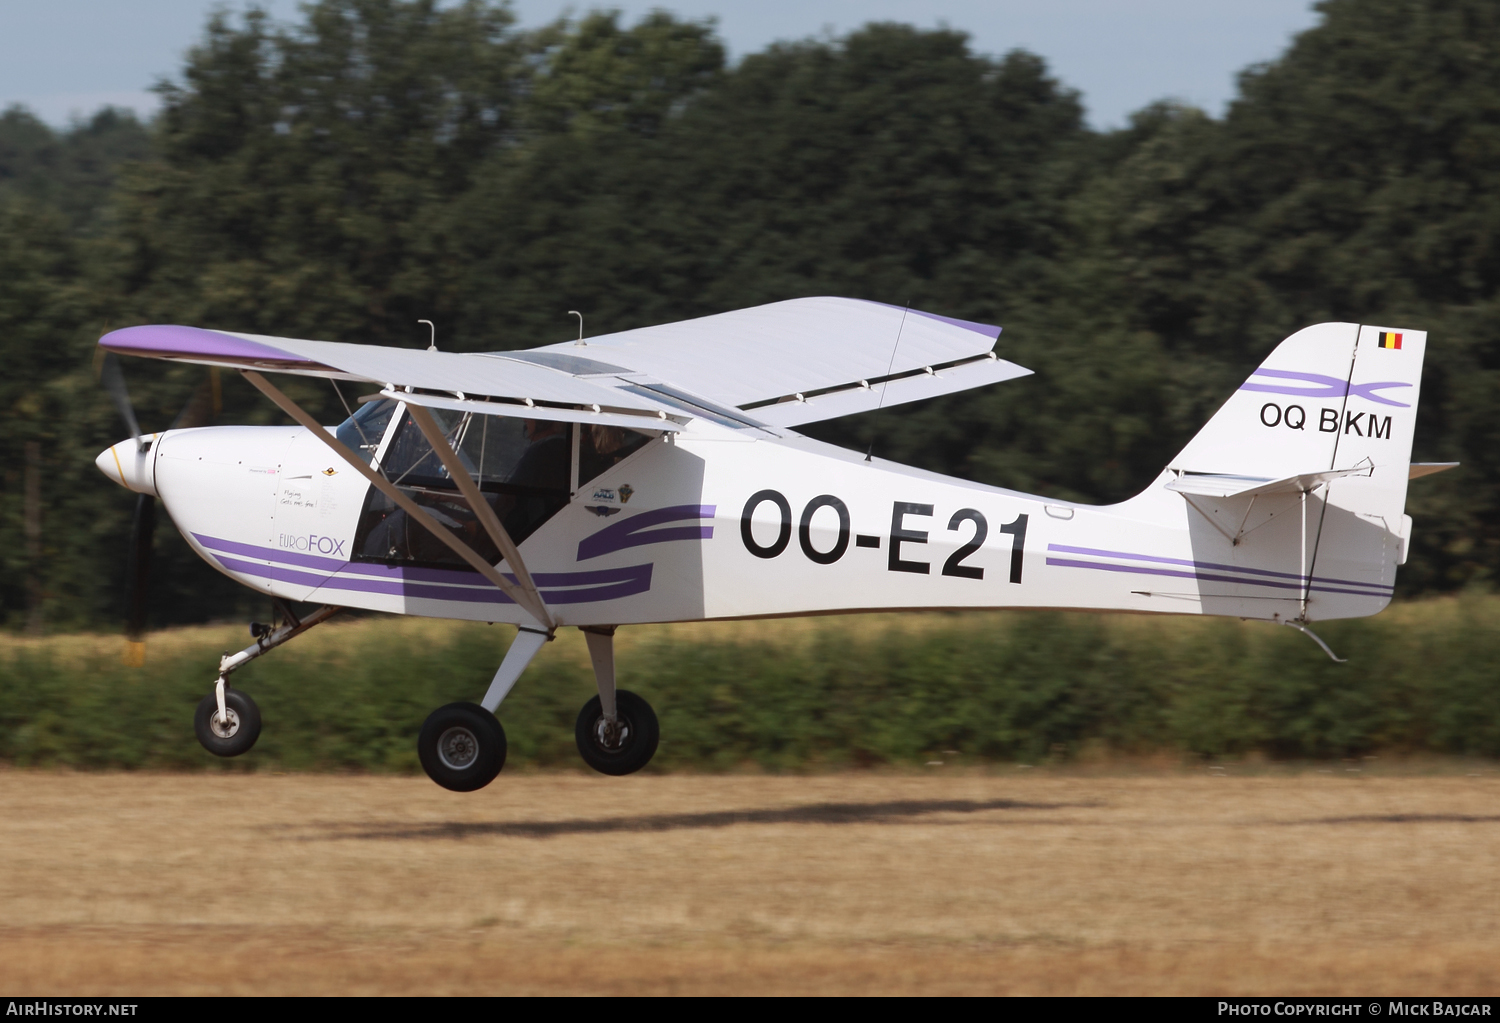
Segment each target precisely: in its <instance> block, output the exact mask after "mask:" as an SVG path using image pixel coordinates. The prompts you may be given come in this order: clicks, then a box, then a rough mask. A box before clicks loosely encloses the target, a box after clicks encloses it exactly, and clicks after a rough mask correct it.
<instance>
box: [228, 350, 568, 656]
mask: <svg viewBox="0 0 1500 1023" xmlns="http://www.w3.org/2000/svg"><path fill="white" fill-rule="evenodd" d="M240 375H241V376H243V377H244V378H245V379H246V380H248V381H249V382H250V383H251V384H252V385H253V386H254V387H255V389H256V390H258V391H260V392H261V393H262V394H264V395H265V396H266V397H267V398H270V399H271V400H272V401H273V402H275V403H276V405H277V407H278V408H280V409H281V410H282V411H283V412H285V413H286V414H287V415H289V416H291V417H292V418H293V419H295V420H296V421H297V422H298V423H300V424H302V425H303V426H305V427H307V429H308V430H309V431H311V432H312V435H313V436H314V437H316V438H318V439H319V440H321V441H322V442H323V443H324V444H327V445H328V446H329V447H330V448H332V449H333V451H334V453H335V454H337V455H338V456H339V457H340V458H342V459H343V460H344V461H346V462H348V463H349V464H350V465H351V466H353V467H354V470H355V471H356V472H358V473H359V474H360V475H361V476H363V477H364V478H365V479H367V480H369V481H370V482H371V483H372V484H374V485H375V489H377V490H379V491H380V492H381V493H382V494H384V495H385V496H386V497H389V498H390V499H391V500H392V501H395V502H396V505H397V506H398V507H400V508H401V510H402V511H404V512H406V514H407V515H409V516H411V519H412V521H414V522H416V523H417V524H418V525H420V526H421V527H422V528H424V529H426V530H427V531H428V532H429V533H431V534H432V535H433V536H435V537H437V538H438V539H439V540H441V541H442V542H443V543H445V544H447V545H448V546H449V547H450V548H451V549H452V550H453V553H455V554H457V555H458V556H459V557H461V558H463V559H464V560H465V561H466V562H468V563H469V565H470V566H472V567H473V568H474V570H475V571H477V572H478V573H479V574H480V575H482V576H484V577H485V578H486V579H488V580H489V581H490V582H492V583H494V584H495V585H496V586H498V587H500V590H501V592H502V593H504V594H505V595H506V596H507V597H509V598H510V599H511V600H513V601H515V602H516V604H517V605H518V606H519V607H521V608H522V609H524V610H525V611H526V612H527V613H528V614H530V615H531V616H532V617H533V618H535V619H536V620H537V622H538V623H540V624H541V625H542V626H543V627H544V628H545V629H546V630H547V631H548V632H551V631H552V630H553V629H555V628H556V627H557V623H556V622H554V621H553V620H552V616H551V615H550V614H548V612H547V605H546V604H545V603H543V601H542V598H541V594H540V593H538V592H537V589H536V585H535V583H533V582H532V580H531V573H530V572H528V571H527V570H526V566H525V565H523V564H522V563H521V560H520V557H519V556H516V557H515V558H514V560H510V559H509V558H507V560H510V564H511V567H512V568H513V569H515V570H516V577H517V579H518V580H525V585H523V586H518V585H517V584H516V583H513V582H511V581H510V580H509V579H507V578H505V576H503V575H501V574H500V572H499V570H498V569H496V568H495V566H494V565H491V564H490V563H489V562H488V561H486V560H485V559H484V558H482V557H481V556H480V555H479V553H478V552H476V551H475V550H474V549H473V548H472V547H470V546H469V545H468V544H466V543H464V542H463V541H462V540H460V539H459V538H458V537H456V536H454V535H453V534H452V533H450V532H448V530H446V529H444V528H443V527H442V526H440V525H439V524H438V523H437V521H436V520H434V519H433V517H432V516H431V515H429V514H427V512H425V511H424V510H422V508H421V507H419V506H418V505H417V503H416V502H415V501H413V500H412V499H411V498H409V497H407V496H406V495H405V494H403V493H402V492H401V491H400V490H399V489H398V488H397V487H396V486H395V485H394V484H392V483H391V481H390V480H388V479H386V478H385V477H384V476H382V475H380V474H379V473H377V472H376V471H375V470H373V469H371V468H370V467H369V466H368V465H366V464H365V463H364V461H363V460H361V459H360V458H359V456H358V455H356V454H354V452H352V451H350V450H349V449H348V448H346V447H345V446H344V445H343V444H340V443H339V441H338V439H337V438H335V437H334V436H333V435H332V434H330V433H329V432H328V431H327V430H325V429H324V428H323V427H322V426H321V425H320V424H319V423H318V421H317V420H316V419H314V418H313V417H312V416H310V415H308V414H307V413H306V412H305V411H303V409H302V408H301V407H300V406H299V405H298V404H297V403H296V402H294V401H292V399H290V398H288V397H287V396H286V395H285V394H282V393H281V391H280V390H279V389H278V388H277V387H276V386H275V385H274V384H272V383H271V382H270V381H268V380H267V379H266V378H265V377H263V376H261V375H260V374H259V373H257V372H255V371H254V370H249V369H242V370H240ZM411 407H412V406H408V408H411ZM413 419H415V420H416V422H417V425H418V426H419V427H420V428H421V429H422V432H423V433H424V434H426V433H427V429H426V427H425V426H423V424H422V422H421V420H420V419H417V418H416V417H415V416H413ZM429 421H430V418H429ZM429 439H431V438H430V437H429ZM439 439H440V440H441V439H442V437H441V435H439ZM433 446H434V448H435V449H436V450H437V451H438V454H439V456H440V457H441V456H442V455H443V453H444V451H446V452H447V454H448V455H449V456H453V450H452V448H450V447H449V446H448V443H447V441H446V440H443V443H442V445H441V446H438V445H436V444H434V445H433ZM453 457H454V461H457V457H456V456H453ZM443 461H444V464H445V465H446V464H447V458H444V459H443ZM450 471H451V470H450ZM464 480H468V471H467V470H465V471H464V472H463V473H461V474H460V475H459V476H458V477H456V478H455V480H454V482H456V483H459V485H460V487H462V481H464ZM469 485H470V486H471V487H472V486H473V481H472V480H469ZM475 489H476V490H477V488H475ZM470 500H471V501H472V500H473V499H472V498H470ZM481 508H484V509H488V508H489V505H488V503H487V502H485V501H482V500H481V501H479V502H478V503H477V504H476V506H475V513H476V514H479V515H481V516H482V515H483V512H481V511H480V509H481ZM491 514H493V512H491ZM480 521H481V522H484V519H483V518H482V517H481V519H480ZM485 525H486V528H488V523H486V524H485ZM497 525H498V522H497ZM502 535H504V533H503V529H502ZM493 538H494V537H493V536H492V537H491V539H493ZM509 540H510V537H509V536H506V541H507V546H509V547H510V552H512V553H513V552H514V551H515V545H514V544H511V543H509ZM500 549H501V550H502V551H504V550H505V547H501V548H500Z"/></svg>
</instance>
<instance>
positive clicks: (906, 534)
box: [99, 417, 1401, 625]
mask: <svg viewBox="0 0 1500 1023" xmlns="http://www.w3.org/2000/svg"><path fill="white" fill-rule="evenodd" d="M398 418H399V417H398ZM574 450H575V453H574V458H575V462H576V459H577V457H578V456H577V453H576V451H577V445H576V444H575V445H574ZM132 457H134V458H135V461H134V462H133V463H132V462H131V458H132ZM377 460H378V456H377ZM99 465H100V468H101V469H102V470H104V471H105V472H106V474H108V475H110V476H112V477H117V478H118V479H119V481H120V482H122V483H124V484H125V485H126V486H129V487H130V488H131V489H135V490H140V491H145V492H151V493H155V494H156V495H158V496H159V497H160V499H161V500H162V502H163V504H164V505H165V507H166V509H167V511H168V512H169V513H170V515H171V517H172V519H173V521H174V522H175V524H176V525H177V528H178V529H179V530H180V531H181V532H182V534H183V535H184V536H185V537H186V538H187V540H188V542H189V543H190V544H191V545H192V546H193V549H194V550H195V551H197V552H198V554H199V555H200V556H201V557H202V558H203V559H204V560H205V561H207V562H208V563H209V564H210V565H212V566H213V567H214V568H216V569H217V570H219V571H221V572H224V573H225V574H227V575H229V576H231V577H232V578H234V579H236V580H237V581H239V582H241V583H244V584H245V585H246V586H249V587H251V588H253V589H257V590H260V591H262V592H265V593H267V594H272V595H275V596H278V597H282V598H285V599H288V600H295V601H314V602H319V603H326V604H336V605H341V606H351V607H360V608H368V609H372V610H379V611H389V612H397V613H403V614H415V615H424V616H431V617H444V618H456V619H469V620H476V621H488V622H512V623H517V624H521V623H523V622H524V621H526V615H525V614H524V612H522V611H521V610H520V609H519V608H518V607H517V606H516V605H515V604H513V603H512V602H511V601H510V600H509V599H508V598H507V597H505V596H504V595H503V594H502V593H501V592H500V591H499V590H498V589H497V588H496V587H495V586H493V585H491V584H490V583H488V582H486V581H485V580H484V579H483V578H482V577H481V576H479V575H478V574H477V573H476V572H473V571H472V570H470V569H468V568H467V567H466V566H463V565H462V564H452V563H445V562H442V561H426V562H422V561H415V560H412V559H411V558H409V557H407V558H404V559H399V560H398V559H390V558H382V557H380V556H379V554H380V552H379V551H375V552H374V553H373V554H372V553H371V541H370V539H369V536H370V530H369V527H368V524H366V525H365V527H364V529H363V532H362V527H361V522H362V516H368V514H369V512H368V507H369V500H368V499H369V496H370V490H371V488H370V485H369V484H368V483H367V481H366V480H365V479H364V478H363V477H361V476H360V475H359V474H358V473H356V472H354V471H352V470H351V468H350V467H349V466H348V465H347V464H345V463H344V462H341V461H340V460H339V459H338V458H337V456H335V455H334V453H333V452H332V451H331V450H330V449H329V448H328V447H327V445H326V444H325V443H323V442H322V441H320V440H319V439H318V438H316V437H314V436H313V435H312V434H311V433H310V432H309V431H308V430H305V429H303V428H301V427H244V426H230V427H209V428H201V429H192V430H176V431H169V432H167V433H164V434H161V435H157V436H155V438H154V440H153V442H152V444H151V446H150V449H149V450H148V451H147V452H145V453H144V454H140V455H136V454H135V445H134V443H133V442H129V441H127V442H122V444H121V445H117V446H116V447H115V448H113V449H110V450H109V451H106V452H105V453H104V454H102V455H101V456H100V459H99ZM577 476H578V473H577V470H576V467H575V471H574V478H575V480H576V479H577ZM1166 478H1169V477H1168V474H1165V473H1164V474H1163V478H1162V479H1159V480H1158V481H1157V482H1156V483H1154V484H1153V485H1152V486H1150V487H1148V488H1147V489H1146V490H1145V491H1143V492H1142V494H1140V495H1138V496H1137V497H1135V498H1133V499H1131V500H1129V501H1126V502H1123V503H1120V504H1116V505H1109V506H1089V505H1080V504H1075V503H1070V502H1066V501H1058V500H1051V499H1047V498H1044V497H1038V496H1035V495H1028V494H1023V493H1018V492H1014V491H1009V490H1004V489H1000V488H996V487H989V486H983V485H980V484H976V483H971V482H968V481H964V480H960V479H955V478H952V477H946V476H941V475H938V474H935V473H929V472H924V471H921V470H917V469H912V468H908V467H905V466H901V465H898V464H895V463H891V462H886V461H882V460H880V459H875V460H873V461H867V460H866V459H865V457H864V456H863V455H860V454H856V453H854V452H850V451H846V450H844V449H840V448H836V447H833V446H831V445H827V444H823V443H820V442H816V441H813V440H810V439H808V438H804V437H800V436H797V435H795V434H789V435H783V436H779V437H778V436H772V435H770V434H767V433H763V432H761V431H751V430H735V429H730V428H726V427H723V426H720V425H717V424H714V423H711V422H706V421H703V420H694V421H693V422H691V423H689V424H688V425H687V427H686V428H685V429H684V430H683V431H682V432H680V433H677V434H664V435H659V436H656V437H654V438H653V439H652V440H650V441H649V442H648V443H645V444H644V445H643V446H641V447H639V448H638V449H636V450H635V451H634V452H633V453H631V454H630V455H628V457H625V458H624V459H623V460H621V461H619V462H618V463H617V464H615V465H613V466H612V467H610V468H608V469H606V470H604V471H603V472H602V473H601V474H600V475H598V476H596V477H595V478H593V479H591V480H587V481H586V482H582V483H579V484H577V485H576V487H575V488H574V489H572V490H571V491H570V492H569V493H568V494H567V498H566V503H565V504H562V506H561V507H560V508H558V509H557V510H555V512H553V513H552V514H551V516H550V518H547V519H546V520H545V522H544V523H543V524H542V525H540V526H539V527H538V528H536V529H535V531H534V532H532V533H531V534H530V535H528V536H526V537H525V539H524V540H523V541H522V542H521V543H520V552H521V555H522V557H523V559H524V560H525V562H526V564H527V566H528V568H529V569H530V571H531V573H532V575H533V577H534V578H535V579H536V582H537V585H538V587H539V589H540V591H541V593H542V596H543V597H544V599H545V600H546V603H547V606H548V608H549V610H550V611H551V612H552V614H553V616H554V618H555V619H556V621H557V622H558V623H559V624H563V625H620V624H629V623H639V622H669V621H690V620H699V619H712V618H752V617H773V616H789V615H808V614H825V613H840V612H852V611H890V610H900V609H963V608H1077V609H1087V610H1112V611H1132V612H1144V613H1179V614H1222V615H1234V616H1238V617H1244V618H1260V619H1267V620H1277V619H1282V620H1285V619H1295V618H1307V619H1327V618H1338V617H1352V616H1359V615H1368V614H1373V613H1375V612H1377V611H1379V610H1380V609H1381V608H1383V607H1384V606H1385V605H1386V603H1388V602H1389V599H1390V593H1391V586H1392V584H1393V582H1394V577H1395V566H1396V564H1397V563H1398V561H1399V560H1400V546H1401V539H1400V537H1399V536H1397V535H1396V534H1395V533H1394V532H1392V531H1391V530H1390V529H1389V528H1387V526H1386V525H1384V524H1383V523H1382V524H1366V525H1361V524H1359V523H1355V524H1354V525H1352V526H1350V527H1349V528H1350V529H1355V530H1357V531H1359V534H1358V536H1357V537H1354V538H1353V539H1351V540H1350V541H1349V542H1348V543H1347V544H1344V545H1343V546H1344V547H1347V548H1348V550H1349V551H1350V552H1352V553H1350V554H1349V555H1348V556H1345V555H1343V554H1341V553H1340V549H1341V548H1340V545H1339V544H1333V545H1331V546H1330V545H1328V544H1325V546H1324V548H1323V550H1322V553H1320V554H1319V555H1318V556H1317V558H1316V561H1315V564H1314V563H1313V562H1312V561H1311V560H1310V557H1309V552H1310V550H1316V549H1318V542H1319V541H1318V530H1319V529H1320V528H1323V529H1324V532H1325V533H1327V529H1326V522H1325V521H1324V520H1325V519H1326V518H1327V515H1328V509H1325V507H1324V502H1323V500H1322V499H1321V498H1319V497H1317V496H1316V495H1308V494H1281V495H1274V496H1270V497H1266V498H1263V499H1259V500H1257V501H1255V502H1253V503H1252V504H1250V506H1248V507H1245V506H1244V503H1243V502H1242V503H1241V504H1233V503H1232V502H1230V503H1223V506H1222V507H1219V506H1216V505H1214V506H1211V507H1209V508H1208V509H1207V510H1205V508H1204V503H1203V502H1201V501H1200V502H1198V503H1197V504H1196V505H1195V504H1194V503H1193V502H1190V501H1186V500H1184V498H1183V497H1182V496H1181V495H1180V494H1177V493H1173V492H1171V491H1168V490H1166V489H1164V488H1163V487H1162V486H1161V485H1160V484H1161V483H1162V481H1163V480H1164V479H1166ZM1210 505H1212V503H1211V502H1210ZM1334 511H1335V512H1336V509H1334ZM1216 517H1219V518H1221V519H1222V521H1215V518H1216ZM1325 538H1326V537H1325ZM360 544H363V547H361V546H360ZM1372 545H1373V547H1372ZM1371 549H1374V550H1376V551H1377V552H1385V553H1383V554H1378V556H1376V557H1374V558H1373V559H1372V558H1371V557H1370V556H1369V551H1370V550H1371Z"/></svg>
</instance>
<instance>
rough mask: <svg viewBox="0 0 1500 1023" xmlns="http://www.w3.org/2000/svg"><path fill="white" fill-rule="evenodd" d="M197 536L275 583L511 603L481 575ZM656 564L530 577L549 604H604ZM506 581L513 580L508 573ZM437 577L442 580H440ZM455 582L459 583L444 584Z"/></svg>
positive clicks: (642, 580)
mask: <svg viewBox="0 0 1500 1023" xmlns="http://www.w3.org/2000/svg"><path fill="white" fill-rule="evenodd" d="M193 538H194V539H196V540H197V541H198V542H199V543H200V544H202V545H203V546H204V547H206V548H208V549H209V550H211V551H213V556H214V558H215V559H216V560H217V561H218V562H219V564H221V565H223V566H224V568H226V569H228V570H229V571H231V572H236V573H238V574H240V575H249V576H255V577H256V578H261V579H271V580H274V581H276V582H284V583H291V584H293V585H295V586H313V587H318V588H322V589H335V590H351V591H354V592H359V593H385V594H390V595H393V596H403V597H422V598H427V599H431V600H456V601H462V602H465V603H494V604H509V603H512V601H511V599H510V598H509V597H507V596H506V595H505V594H504V593H502V592H500V590H499V589H498V588H496V587H495V586H494V585H493V584H492V583H490V582H489V581H488V580H487V579H485V578H484V577H483V576H481V575H480V574H479V573H478V572H461V571H460V572H449V571H446V570H444V569H423V568H409V567H399V566H394V565H365V564H358V563H353V562H342V561H337V560H335V559H333V558H319V557H315V556H313V555H309V554H296V553H294V552H291V551H278V550H275V549H273V548H270V547H257V546H255V545H254V544H247V543H238V542H236V541H233V540H221V539H219V538H217V537H211V536H204V535H202V534H201V533H194V534H193ZM228 554H237V555H240V556H241V557H251V558H257V559H260V560H261V561H268V560H271V558H272V557H274V558H275V559H276V560H277V561H278V562H279V564H270V565H267V564H257V563H255V562H250V561H242V560H240V558H236V557H228V556H226V555H228ZM287 565H296V566H298V567H299V568H310V569H323V570H324V571H323V572H304V571H298V570H297V569H294V568H288V567H286V566H287ZM653 568H654V566H653V565H652V564H650V563H647V564H644V565H629V566H626V567H624V568H604V569H594V570H593V571H589V572H537V573H535V574H534V575H533V576H532V578H533V579H534V580H535V581H536V585H537V589H538V590H539V591H541V594H542V599H544V600H545V601H546V602H547V603H549V604H586V603H593V602H596V601H600V600H616V599H618V598H620V597H629V596H633V595H635V594H637V593H645V592H647V591H649V590H650V589H651V575H652V570H653ZM372 569H373V570H378V572H379V575H380V578H369V576H370V575H371V574H372V573H371V572H370V571H369V570H372ZM504 575H505V577H506V578H507V579H510V580H512V581H514V580H515V576H513V575H511V574H510V573H508V572H507V573H504ZM435 576H441V577H442V578H440V579H437V580H436V584H435V583H434V578H433V577H435ZM449 580H451V581H452V582H454V583H458V584H461V585H441V584H442V583H443V582H447V581H449Z"/></svg>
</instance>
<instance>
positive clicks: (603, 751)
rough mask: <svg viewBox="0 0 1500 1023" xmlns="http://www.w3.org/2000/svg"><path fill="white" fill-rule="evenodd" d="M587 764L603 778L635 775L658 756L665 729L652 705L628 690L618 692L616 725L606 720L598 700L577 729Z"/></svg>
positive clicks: (592, 702)
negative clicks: (603, 775) (657, 749)
mask: <svg viewBox="0 0 1500 1023" xmlns="http://www.w3.org/2000/svg"><path fill="white" fill-rule="evenodd" d="M573 737H574V738H575V739H577V740H578V752H579V753H580V754H581V755H582V756H583V762H584V763H586V764H588V765H589V766H590V767H592V768H593V769H594V770H596V771H598V772H600V773H601V774H613V775H621V774H634V773H635V772H636V771H639V770H640V769H641V768H643V767H645V766H646V765H647V764H649V763H651V758H652V757H654V756H655V755H656V744H657V742H658V741H659V740H660V739H661V726H660V725H658V724H657V723H656V711H654V710H652V709H651V704H649V703H647V702H646V701H645V700H643V699H641V698H640V697H639V696H637V695H635V694H634V693H632V692H631V691H630V690H628V689H616V690H615V725H614V727H613V728H611V727H610V724H609V722H608V721H606V720H605V718H604V707H603V704H601V703H600V702H599V697H597V696H596V697H594V698H593V699H592V700H590V701H589V702H588V703H585V704H584V705H583V710H581V711H579V712H578V724H577V725H575V726H574V728H573Z"/></svg>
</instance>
